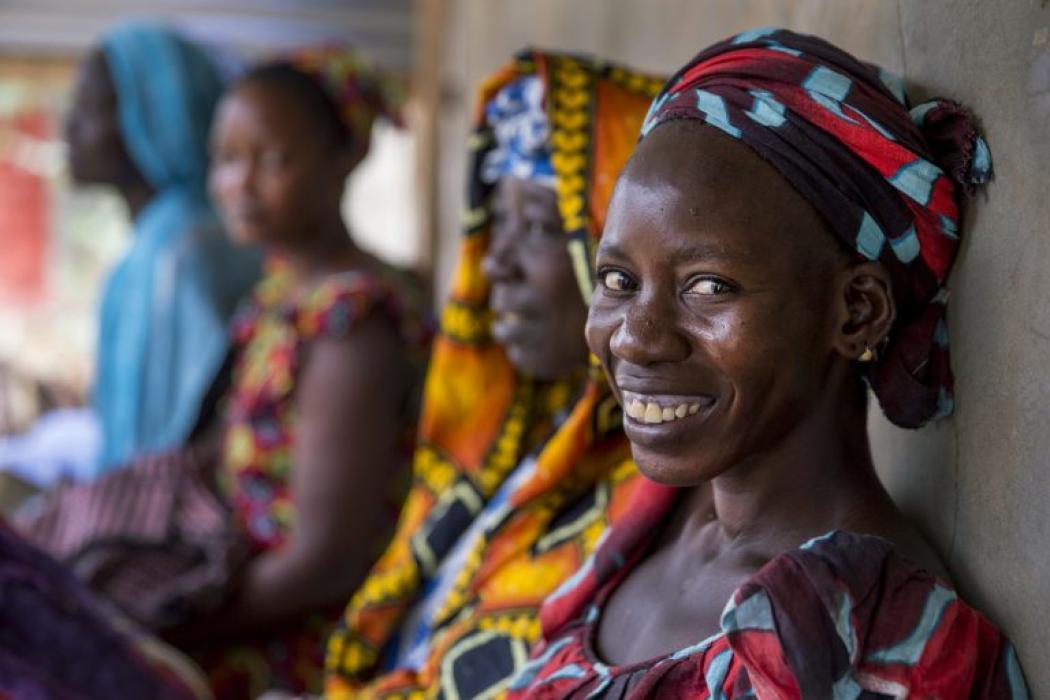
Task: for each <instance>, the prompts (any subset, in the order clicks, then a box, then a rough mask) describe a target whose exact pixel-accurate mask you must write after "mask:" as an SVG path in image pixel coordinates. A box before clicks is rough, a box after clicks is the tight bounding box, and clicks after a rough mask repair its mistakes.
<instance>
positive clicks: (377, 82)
mask: <svg viewBox="0 0 1050 700" xmlns="http://www.w3.org/2000/svg"><path fill="white" fill-rule="evenodd" d="M286 60H288V62H289V63H290V64H291V65H292V66H294V67H295V68H297V69H299V70H300V71H303V72H304V73H306V74H307V75H309V76H310V77H312V78H314V80H316V81H317V82H318V83H320V84H321V85H322V86H323V87H324V88H325V90H326V91H327V93H328V95H329V96H330V97H331V98H332V99H333V101H334V102H335V104H336V106H337V107H339V113H340V116H341V117H342V118H343V123H344V124H345V125H346V128H347V129H348V130H349V132H350V134H351V135H352V137H353V138H354V144H353V148H354V150H355V151H356V152H358V153H359V154H360V155H362V156H363V155H364V154H365V153H367V152H368V146H369V143H370V142H371V134H372V124H373V123H374V122H375V120H376V118H383V119H386V120H387V121H389V122H390V123H392V124H395V125H397V126H401V125H402V123H403V122H402V118H401V108H402V105H403V104H404V101H405V95H404V85H403V84H402V83H401V82H400V81H398V80H397V79H395V78H394V77H393V76H390V75H385V74H383V73H382V72H381V71H380V70H378V68H377V67H376V66H375V65H374V64H373V63H372V62H371V61H369V60H367V59H366V58H364V57H363V56H361V55H360V54H358V53H356V52H354V51H352V50H351V49H349V48H347V47H345V46H335V45H328V46H321V47H317V48H310V49H302V50H299V51H297V52H295V53H294V54H292V55H291V56H289V57H288V59H286Z"/></svg>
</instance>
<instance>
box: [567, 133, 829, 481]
mask: <svg viewBox="0 0 1050 700" xmlns="http://www.w3.org/2000/svg"><path fill="white" fill-rule="evenodd" d="M844 257H845V256H844V253H842V252H840V251H839V250H838V247H837V244H836V243H835V241H834V240H833V239H832V238H831V235H830V233H828V232H827V231H826V229H825V226H824V223H823V221H822V220H821V219H820V218H819V216H818V214H817V213H816V212H815V211H814V210H813V209H812V208H811V207H810V206H809V204H808V203H807V202H806V201H805V200H803V199H802V198H801V197H800V196H799V195H798V194H797V193H796V192H795V191H794V190H793V189H792V188H791V186H790V185H789V184H788V183H787V181H786V180H784V179H783V178H782V177H781V176H780V175H779V174H778V173H777V172H776V171H775V170H774V169H773V168H772V167H771V166H770V165H768V164H767V163H765V162H764V161H762V160H761V159H760V158H759V157H758V156H756V155H755V154H754V153H753V152H752V151H751V150H750V149H748V148H747V147H746V146H744V145H743V144H741V143H739V142H737V141H735V140H733V139H731V138H730V137H728V136H726V135H724V134H722V133H721V132H718V131H717V130H716V129H713V128H711V127H708V126H704V125H702V124H701V123H699V122H671V123H669V124H666V125H664V126H661V127H658V128H657V129H656V130H654V131H653V132H652V133H650V134H649V135H648V136H647V137H646V138H645V139H644V140H643V141H642V142H641V144H640V145H639V147H638V149H637V151H636V152H635V154H634V156H633V157H632V160H631V162H630V163H629V164H628V166H627V168H626V170H625V171H624V174H623V176H622V178H621V181H620V183H619V184H618V186H617V190H616V192H615V194H614V197H613V200H612V203H611V205H610V209H609V216H608V223H607V225H606V228H605V233H604V235H603V237H602V243H601V246H600V248H599V251H598V258H597V264H598V286H597V289H596V290H595V293H594V297H593V299H592V303H591V309H590V317H589V319H588V322H587V340H588V344H589V345H590V347H591V350H592V351H593V352H594V353H595V354H596V355H597V356H598V357H599V358H600V359H601V361H602V364H603V365H604V368H605V371H606V373H607V375H608V377H609V380H610V382H611V383H612V386H613V388H614V390H615V392H616V394H617V396H618V398H619V399H620V402H621V403H622V404H623V406H624V413H625V414H626V415H625V419H624V429H625V431H626V433H627V436H628V438H629V439H630V440H631V444H632V450H633V453H634V457H635V459H636V461H637V462H638V465H639V467H640V468H641V470H642V471H643V473H645V474H646V475H647V476H648V477H650V478H652V479H654V480H655V481H659V482H663V483H667V484H672V485H678V486H686V485H693V484H697V483H700V482H702V481H706V480H708V479H711V478H712V477H715V476H717V475H719V474H721V473H724V472H725V471H726V470H727V469H729V468H731V467H735V466H737V465H743V464H746V463H747V462H748V460H749V458H751V457H754V456H758V455H761V454H763V453H768V452H769V451H771V450H774V449H775V448H776V447H777V445H778V444H779V443H780V442H781V441H782V440H783V439H784V438H785V436H787V435H788V434H789V433H790V432H791V431H793V430H794V429H796V428H797V427H798V426H799V425H801V424H802V423H803V422H805V421H806V420H807V417H808V416H809V415H810V414H811V412H812V411H813V410H814V408H815V407H816V406H817V405H818V404H819V403H820V401H821V400H822V396H823V395H824V390H825V385H826V384H827V383H828V373H829V370H830V367H831V365H832V362H833V344H832V340H831V339H832V336H833V331H834V326H835V325H836V323H837V321H836V319H838V318H839V316H838V315H836V314H835V313H833V308H834V304H833V302H832V297H833V296H834V295H833V294H831V293H830V292H831V285H832V281H833V279H834V278H835V275H836V270H837V269H838V268H839V267H840V266H841V264H842V261H843V259H844Z"/></svg>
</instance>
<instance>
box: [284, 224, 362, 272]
mask: <svg viewBox="0 0 1050 700" xmlns="http://www.w3.org/2000/svg"><path fill="white" fill-rule="evenodd" d="M278 252H279V253H280V255H281V256H282V257H283V258H284V259H285V260H287V261H288V263H289V265H291V267H292V271H293V272H294V274H295V277H296V279H298V280H300V281H303V282H307V281H311V280H315V279H317V278H319V277H323V276H325V275H328V274H331V273H333V272H337V271H340V270H345V269H346V268H348V267H350V266H353V265H356V264H360V263H361V262H363V261H364V258H365V254H364V253H363V252H362V251H361V249H360V248H358V247H357V245H356V244H355V243H354V240H353V238H352V237H351V235H350V232H349V230H348V229H347V228H346V224H345V223H343V221H342V219H341V218H335V219H332V220H330V221H328V222H325V223H324V224H322V225H320V226H318V227H316V228H315V229H314V230H313V231H312V232H307V231H304V235H303V236H302V237H301V238H300V239H298V240H297V241H296V244H295V245H294V246H281V247H280V249H279V251H278Z"/></svg>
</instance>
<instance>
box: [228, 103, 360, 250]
mask: <svg viewBox="0 0 1050 700" xmlns="http://www.w3.org/2000/svg"><path fill="white" fill-rule="evenodd" d="M291 94H292V93H291V92H289V91H285V90H283V89H281V88H280V87H275V86H271V85H266V84H263V83H251V82H248V83H245V84H242V85H240V86H239V87H237V88H235V89H234V90H233V91H232V92H230V93H229V94H228V95H227V96H226V97H224V98H223V100H222V102H221V103H220V105H219V109H218V113H217V115H216V118H215V124H214V126H213V128H212V139H211V142H212V146H211V148H212V163H211V174H210V178H209V186H210V189H211V194H212V198H213V199H214V201H215V203H216V206H217V207H218V209H219V212H220V213H221V214H222V217H223V220H224V221H225V223H226V226H227V229H228V230H229V231H230V233H231V235H232V236H233V237H234V238H236V239H237V240H239V241H242V242H245V243H260V244H264V245H293V246H294V245H296V243H297V242H298V241H300V240H301V237H302V236H303V235H304V232H306V231H309V230H312V229H313V228H314V227H316V226H317V225H318V224H319V223H320V222H322V221H324V218H325V217H326V216H331V215H332V213H333V212H338V211H339V206H340V200H341V197H342V192H343V186H344V184H345V180H346V176H347V174H348V172H349V171H348V168H346V167H345V159H344V158H342V157H341V155H340V154H339V153H338V152H335V153H333V150H336V151H337V149H334V148H333V146H332V144H331V143H330V142H329V141H330V139H328V138H327V137H326V136H324V135H323V132H322V130H321V129H319V128H318V127H317V123H316V120H315V119H314V118H312V116H311V115H310V114H309V113H308V111H307V110H305V109H303V108H301V107H299V106H298V105H297V104H296V103H295V101H294V100H293V99H291V97H290V95H291Z"/></svg>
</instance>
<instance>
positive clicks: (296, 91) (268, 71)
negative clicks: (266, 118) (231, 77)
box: [235, 61, 367, 148]
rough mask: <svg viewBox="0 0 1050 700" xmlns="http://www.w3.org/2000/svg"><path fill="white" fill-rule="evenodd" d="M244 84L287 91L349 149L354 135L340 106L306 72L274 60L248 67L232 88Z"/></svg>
mask: <svg viewBox="0 0 1050 700" xmlns="http://www.w3.org/2000/svg"><path fill="white" fill-rule="evenodd" d="M246 85H259V86H263V87H274V88H277V89H279V90H284V91H286V92H287V93H290V95H291V96H292V97H294V98H295V101H296V103H297V104H298V105H299V106H300V107H301V108H302V109H303V110H305V111H306V112H308V113H309V114H310V116H311V118H312V119H314V120H315V121H316V122H317V125H318V127H319V128H320V130H322V131H323V133H324V134H325V135H326V136H327V137H328V138H331V139H332V141H333V142H334V143H335V144H336V145H337V146H339V147H340V148H344V147H345V148H349V147H351V146H352V145H353V143H354V134H353V133H351V131H350V128H349V127H348V126H347V124H346V122H345V121H343V117H342V114H341V113H340V109H339V105H338V104H337V103H336V101H335V99H334V98H333V97H332V95H330V94H329V92H328V89H327V88H326V87H325V86H324V85H322V84H321V83H320V82H319V81H318V80H317V79H316V78H314V77H313V76H312V75H310V74H309V73H306V72H304V71H302V70H300V69H299V68H296V67H295V66H294V65H292V64H291V63H287V62H284V61H276V62H273V63H266V64H263V65H260V66H257V67H255V68H253V69H251V70H250V71H248V73H246V74H245V75H244V76H243V77H241V78H240V79H239V80H238V81H237V82H236V84H235V87H243V86H246ZM366 138H367V136H366Z"/></svg>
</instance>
